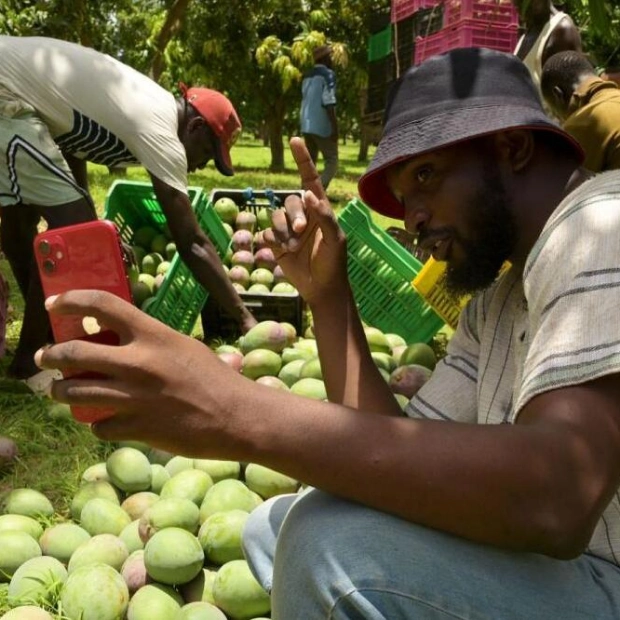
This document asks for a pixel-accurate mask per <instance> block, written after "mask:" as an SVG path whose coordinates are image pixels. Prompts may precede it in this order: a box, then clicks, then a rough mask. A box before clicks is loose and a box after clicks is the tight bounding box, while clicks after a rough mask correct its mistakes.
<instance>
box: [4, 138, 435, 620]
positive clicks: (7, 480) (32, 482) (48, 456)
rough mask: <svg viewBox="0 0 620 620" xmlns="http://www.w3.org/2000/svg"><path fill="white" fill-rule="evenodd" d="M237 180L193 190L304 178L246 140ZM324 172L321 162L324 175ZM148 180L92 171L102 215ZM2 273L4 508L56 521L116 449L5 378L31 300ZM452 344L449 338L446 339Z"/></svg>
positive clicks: (343, 192) (338, 184)
mask: <svg viewBox="0 0 620 620" xmlns="http://www.w3.org/2000/svg"><path fill="white" fill-rule="evenodd" d="M357 150H358V145H357V144H351V143H350V144H348V145H346V146H343V147H341V153H340V155H341V165H340V171H339V174H338V176H337V177H336V178H335V179H334V181H333V182H332V185H331V186H330V188H329V196H330V198H333V199H335V200H334V201H333V205H334V209H335V210H336V211H337V212H338V211H339V210H340V209H342V208H343V207H344V206H346V204H347V203H348V202H349V201H350V200H351V198H353V197H354V196H356V195H357V179H358V178H359V176H360V175H361V174H362V173H363V171H364V169H365V164H363V163H359V162H357ZM233 156H234V157H233V159H234V163H235V166H236V174H235V176H234V177H224V176H221V175H219V174H218V173H217V171H216V170H215V169H214V168H213V167H212V165H210V166H209V167H208V169H207V170H202V171H199V172H198V173H197V174H191V175H190V178H189V184H190V185H195V186H199V187H202V188H203V189H204V190H205V191H207V192H210V191H211V190H212V189H215V188H233V189H244V188H246V187H254V188H256V189H264V188H267V187H269V188H272V189H291V188H299V187H300V182H299V177H298V174H297V172H296V169H295V167H294V162H293V160H292V157H291V155H290V153H289V152H288V151H287V152H286V155H285V165H286V171H285V172H283V173H279V174H274V173H270V172H269V171H268V166H269V162H270V151H269V149H268V148H267V147H264V146H262V144H260V143H258V142H256V141H251V140H248V139H246V140H242V141H241V142H240V143H239V144H238V145H236V146H235V149H234V151H233ZM321 168H322V166H321V162H319V170H320V169H321ZM119 178H120V179H131V180H142V181H148V175H147V174H146V172H145V171H144V170H142V169H141V168H132V169H129V170H127V172H126V174H125V173H123V175H121V176H117V175H111V174H109V173H108V171H107V169H106V168H103V167H101V166H90V167H89V181H90V189H91V194H92V196H93V199H94V201H95V204H96V206H97V211H98V213H99V214H100V215H101V214H102V213H103V209H104V203H105V196H106V194H107V192H108V189H109V187H110V185H111V184H112V182H114V181H115V180H116V179H119ZM373 219H374V221H375V222H376V223H377V224H378V225H379V226H381V227H383V228H387V227H389V226H394V225H397V226H401V227H402V222H397V221H395V220H391V219H389V218H385V217H382V216H380V215H378V214H373ZM0 272H2V274H3V275H4V276H5V278H7V281H8V282H9V286H10V291H11V293H10V312H9V321H8V325H7V355H5V357H4V358H2V359H0V435H5V436H9V437H11V438H12V439H13V440H14V441H16V443H17V444H18V447H19V453H20V454H19V458H18V459H17V461H16V462H15V463H14V464H13V465H12V466H10V467H5V469H4V470H2V469H0V504H1V500H2V496H3V495H4V494H6V493H7V492H8V491H10V490H11V489H15V488H20V487H30V488H33V489H37V490H39V491H41V492H43V493H45V494H46V495H47V497H48V498H49V499H50V500H51V501H52V504H53V505H54V507H55V509H56V515H55V517H54V518H55V520H63V519H65V518H67V517H68V515H69V507H70V503H71V499H72V498H73V495H74V493H75V491H76V490H77V488H78V486H79V483H80V478H81V475H82V473H83V472H84V470H85V469H86V468H87V467H89V466H90V465H92V464H94V463H96V462H99V461H102V460H105V458H106V456H107V454H109V452H110V451H111V450H112V449H113V448H114V446H112V445H110V444H106V443H103V442H100V441H99V440H97V439H96V438H95V437H94V436H93V435H92V434H91V433H90V431H89V429H88V427H86V426H84V425H80V424H78V423H76V422H74V421H73V419H72V418H71V416H70V415H69V414H68V410H67V408H66V407H64V406H62V405H58V404H55V403H53V402H52V401H51V400H49V399H47V398H43V397H37V396H33V395H32V394H29V393H25V392H24V389H23V386H22V384H21V383H19V382H15V381H10V380H8V379H6V378H4V379H3V378H2V377H3V376H4V375H5V372H4V370H5V369H6V367H7V366H8V364H9V363H10V360H11V351H12V350H14V349H15V346H16V344H17V340H18V337H19V332H20V329H21V319H22V314H23V299H22V297H21V295H20V293H19V291H18V287H17V285H16V283H15V281H14V279H13V277H12V274H11V272H10V269H9V267H8V264H7V262H6V261H5V260H0ZM444 340H445V339H444ZM7 610H8V607H7V606H6V587H5V586H3V585H2V584H0V614H1V613H4V612H5V611H7Z"/></svg>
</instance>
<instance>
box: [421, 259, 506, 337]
mask: <svg viewBox="0 0 620 620" xmlns="http://www.w3.org/2000/svg"><path fill="white" fill-rule="evenodd" d="M446 267H447V264H446V263H445V262H443V261H436V260H435V259H434V258H433V257H432V256H431V257H430V258H429V259H428V260H427V261H426V262H425V263H424V266H423V267H422V269H420V273H418V275H417V276H416V277H415V278H414V279H413V281H412V282H411V284H412V285H413V288H414V289H415V290H416V291H418V293H419V294H420V295H422V297H424V299H425V300H426V301H427V302H428V303H429V304H430V306H431V307H432V308H433V310H434V311H435V312H436V313H437V314H438V315H439V316H440V317H441V318H442V319H443V320H444V321H445V322H446V323H447V324H448V325H449V326H450V327H451V328H452V329H456V326H457V324H458V322H459V316H460V314H461V311H462V310H463V308H464V307H465V305H466V304H467V302H468V301H469V300H470V299H471V295H464V296H463V297H461V298H460V299H458V300H455V299H454V298H453V297H450V296H449V295H448V294H447V293H446V289H445V287H444V284H443V283H444V279H445V277H446ZM508 269H510V263H509V262H508V261H506V262H505V263H504V264H503V265H502V268H501V269H500V271H499V274H498V277H499V276H500V275H501V274H502V273H504V272H505V271H507V270H508Z"/></svg>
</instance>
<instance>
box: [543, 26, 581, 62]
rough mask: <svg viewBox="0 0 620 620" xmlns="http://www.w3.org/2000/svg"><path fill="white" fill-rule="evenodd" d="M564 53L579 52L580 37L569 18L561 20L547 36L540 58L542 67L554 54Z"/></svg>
mask: <svg viewBox="0 0 620 620" xmlns="http://www.w3.org/2000/svg"><path fill="white" fill-rule="evenodd" d="M565 51H575V52H581V35H580V34H579V30H578V29H577V26H575V23H574V22H573V20H572V19H571V18H570V17H565V18H564V19H562V21H561V22H560V23H559V24H558V26H557V27H556V28H555V30H554V31H553V32H552V33H551V35H550V36H549V39H548V40H547V44H546V45H545V49H544V51H543V55H542V58H541V62H542V66H543V67H544V65H545V62H547V60H548V59H549V58H551V56H553V55H554V54H557V53H558V52H565Z"/></svg>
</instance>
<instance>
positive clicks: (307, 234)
mask: <svg viewBox="0 0 620 620" xmlns="http://www.w3.org/2000/svg"><path fill="white" fill-rule="evenodd" d="M291 152H292V153H293V157H294V159H295V162H296V164H297V168H298V170H299V173H300V175H301V182H302V187H303V189H304V190H305V195H304V198H303V200H302V199H300V198H299V197H298V196H289V197H288V198H287V199H286V201H285V204H284V208H282V209H279V210H278V211H275V212H274V213H273V214H272V227H271V228H270V229H268V230H266V231H265V233H264V239H265V241H266V242H267V244H268V245H269V246H270V247H271V249H272V250H273V253H274V255H275V257H276V260H277V261H278V264H279V265H280V267H281V268H282V270H283V271H284V274H285V275H286V277H287V278H288V279H289V280H290V282H291V283H292V284H293V285H294V286H295V287H296V288H297V290H298V291H299V293H300V294H301V296H302V297H303V298H304V299H305V300H306V301H307V302H308V303H309V304H310V305H312V304H314V303H316V302H318V301H320V300H321V298H322V297H323V296H325V295H330V294H333V293H337V292H338V291H339V290H342V289H343V287H345V286H346V284H347V252H346V239H345V235H344V232H343V231H342V229H341V228H340V226H339V225H338V221H337V220H336V217H335V215H334V212H333V210H332V208H331V205H330V204H329V201H328V199H327V196H326V195H325V191H324V189H323V186H322V185H321V180H320V178H319V175H318V172H317V170H316V167H315V166H314V163H313V162H312V159H311V158H310V154H309V153H308V150H307V149H306V146H305V144H304V142H303V140H301V138H293V139H292V140H291Z"/></svg>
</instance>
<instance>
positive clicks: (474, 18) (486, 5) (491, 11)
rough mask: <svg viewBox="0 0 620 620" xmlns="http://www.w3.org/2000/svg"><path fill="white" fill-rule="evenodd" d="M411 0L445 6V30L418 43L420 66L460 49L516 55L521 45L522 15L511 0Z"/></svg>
mask: <svg viewBox="0 0 620 620" xmlns="http://www.w3.org/2000/svg"><path fill="white" fill-rule="evenodd" d="M410 1H411V2H418V3H419V2H425V3H427V5H428V3H430V2H432V3H434V4H435V5H439V4H441V5H442V6H443V18H444V26H443V28H442V29H441V30H440V31H439V32H436V33H434V34H431V35H429V36H426V37H424V36H418V39H417V40H416V46H415V57H414V64H416V65H418V64H420V63H421V62H423V61H424V60H426V59H427V58H430V57H431V56H434V55H435V54H441V53H442V52H447V51H449V50H451V49H455V48H457V47H486V48H489V49H495V50H499V51H501V52H508V53H512V52H513V50H514V48H515V46H516V44H517V38H518V25H519V16H518V13H517V9H516V8H515V6H514V5H513V4H512V2H511V0H443V2H439V1H438V0H410ZM394 2H395V3H397V4H398V3H399V2H398V0H394ZM426 8H428V6H427V7H426Z"/></svg>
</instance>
